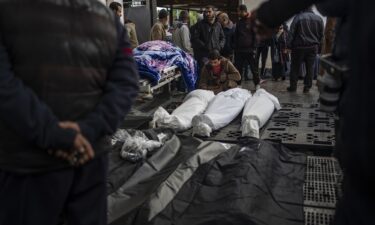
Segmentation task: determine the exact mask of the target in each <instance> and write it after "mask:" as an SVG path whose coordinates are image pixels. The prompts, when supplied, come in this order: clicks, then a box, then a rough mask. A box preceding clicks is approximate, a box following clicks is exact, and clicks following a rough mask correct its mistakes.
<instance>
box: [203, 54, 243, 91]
mask: <svg viewBox="0 0 375 225" xmlns="http://www.w3.org/2000/svg"><path fill="white" fill-rule="evenodd" d="M208 59H209V61H208V63H207V64H206V65H205V66H204V67H203V69H202V73H201V79H200V82H199V88H201V89H205V90H211V91H213V92H214V93H215V94H217V93H219V92H221V91H226V90H228V89H231V88H235V87H237V82H238V81H240V80H241V75H240V73H239V72H238V70H237V69H236V67H234V65H233V64H232V63H231V62H230V60H229V59H227V58H224V57H222V56H221V55H220V53H219V51H217V50H213V51H211V52H210V53H209V55H208Z"/></svg>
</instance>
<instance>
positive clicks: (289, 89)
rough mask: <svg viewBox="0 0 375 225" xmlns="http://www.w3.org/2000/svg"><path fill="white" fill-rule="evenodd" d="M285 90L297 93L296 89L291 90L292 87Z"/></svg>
mask: <svg viewBox="0 0 375 225" xmlns="http://www.w3.org/2000/svg"><path fill="white" fill-rule="evenodd" d="M286 90H287V91H288V92H296V91H297V89H296V88H292V87H288V88H287V89H286Z"/></svg>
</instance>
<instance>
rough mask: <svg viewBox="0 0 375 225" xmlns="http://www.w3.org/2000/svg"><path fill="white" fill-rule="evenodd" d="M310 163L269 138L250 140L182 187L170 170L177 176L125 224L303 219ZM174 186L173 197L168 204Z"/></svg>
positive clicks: (289, 224) (292, 222) (294, 222)
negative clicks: (306, 171) (265, 139)
mask: <svg viewBox="0 0 375 225" xmlns="http://www.w3.org/2000/svg"><path fill="white" fill-rule="evenodd" d="M305 167H306V156H305V155H303V154H299V153H292V152H290V151H289V150H287V149H286V148H284V147H282V146H281V145H279V144H276V143H272V142H268V141H261V142H260V143H259V144H258V142H257V141H255V142H254V141H250V142H249V143H248V144H247V145H246V146H245V147H239V146H236V147H233V148H231V149H230V150H228V151H226V152H224V153H221V154H220V155H219V156H218V157H216V158H215V159H213V160H210V161H209V162H208V163H203V164H201V165H200V166H199V168H196V170H195V172H194V174H193V176H192V177H190V179H189V180H187V181H186V182H185V183H184V184H183V186H182V188H180V189H177V188H176V187H175V185H174V184H175V182H176V179H181V180H182V178H181V176H175V177H173V176H170V177H169V179H174V180H173V181H171V180H168V179H167V180H165V181H164V182H163V183H164V184H165V183H166V185H164V186H163V183H162V184H161V185H160V186H159V188H158V189H155V191H156V193H157V194H153V195H151V196H150V197H149V199H148V200H147V201H146V202H145V203H144V204H143V205H142V207H141V208H140V209H137V210H135V211H133V212H132V214H131V216H130V215H129V216H128V217H127V218H128V221H127V223H126V224H137V225H141V224H142V225H143V224H163V225H168V224H178V225H184V224H187V225H193V224H207V225H208V224H219V225H222V224H270V225H271V224H272V225H273V224H277V225H283V224H285V225H299V224H301V225H302V224H303V223H304V216H303V207H302V205H303V183H304V173H305ZM183 169H185V170H186V172H188V171H189V170H191V169H192V168H189V167H188V166H186V167H182V168H180V170H183ZM180 174H181V171H180ZM172 175H173V174H172ZM181 182H182V181H181ZM163 188H164V189H170V190H169V192H165V190H164V191H163V190H160V189H163ZM171 191H172V192H173V191H175V193H174V196H173V199H172V200H171V201H170V202H168V204H166V207H164V208H163V207H162V206H163V205H164V204H165V201H166V200H165V199H168V198H170V197H171V196H170V195H171V194H170V193H171ZM163 193H169V194H168V195H166V196H163ZM155 208H156V209H155ZM158 210H159V211H158ZM155 211H156V212H157V213H155ZM122 224H124V223H122Z"/></svg>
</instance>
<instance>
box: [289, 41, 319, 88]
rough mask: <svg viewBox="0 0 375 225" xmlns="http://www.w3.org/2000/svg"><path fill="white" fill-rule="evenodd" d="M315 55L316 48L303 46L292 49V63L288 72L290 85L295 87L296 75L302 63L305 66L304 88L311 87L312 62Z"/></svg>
mask: <svg viewBox="0 0 375 225" xmlns="http://www.w3.org/2000/svg"><path fill="white" fill-rule="evenodd" d="M316 55H317V48H316V47H311V48H304V49H293V50H292V55H291V57H292V65H291V72H290V87H291V88H293V89H296V88H297V82H298V76H299V73H300V71H301V66H302V63H305V66H306V77H305V80H304V84H305V87H306V88H311V87H312V80H313V75H314V63H315V59H316Z"/></svg>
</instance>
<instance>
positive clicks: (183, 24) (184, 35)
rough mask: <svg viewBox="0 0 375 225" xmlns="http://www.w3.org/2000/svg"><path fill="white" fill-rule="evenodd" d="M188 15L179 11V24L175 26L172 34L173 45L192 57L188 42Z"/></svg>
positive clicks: (189, 42)
mask: <svg viewBox="0 0 375 225" xmlns="http://www.w3.org/2000/svg"><path fill="white" fill-rule="evenodd" d="M188 22H189V13H188V12H187V11H181V12H180V16H179V22H178V23H177V25H176V29H175V30H174V32H173V34H172V39H173V43H174V44H175V45H176V46H177V47H179V48H181V49H182V50H184V51H185V52H186V53H189V54H190V55H193V49H192V47H191V41H190V30H189V26H188Z"/></svg>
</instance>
